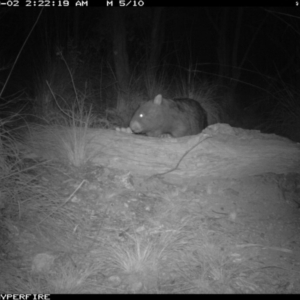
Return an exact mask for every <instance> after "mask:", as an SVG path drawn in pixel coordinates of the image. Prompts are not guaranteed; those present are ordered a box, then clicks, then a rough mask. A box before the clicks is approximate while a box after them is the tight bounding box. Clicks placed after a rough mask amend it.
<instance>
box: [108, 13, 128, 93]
mask: <svg viewBox="0 0 300 300" xmlns="http://www.w3.org/2000/svg"><path fill="white" fill-rule="evenodd" d="M112 20H113V56H114V65H115V71H116V76H117V80H118V83H119V87H120V90H121V93H124V94H128V85H129V78H130V76H129V75H130V71H129V60H128V53H127V47H126V28H125V20H124V11H123V9H122V8H114V9H112Z"/></svg>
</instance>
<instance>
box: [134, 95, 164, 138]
mask: <svg viewBox="0 0 300 300" xmlns="http://www.w3.org/2000/svg"><path fill="white" fill-rule="evenodd" d="M162 105H163V97H162V95H157V96H156V97H155V98H154V100H150V101H147V102H146V103H144V104H142V105H141V106H140V107H139V108H138V109H137V111H136V112H135V114H134V115H133V117H132V119H131V121H130V128H131V130H132V131H133V132H134V133H145V134H147V133H149V132H152V131H155V130H157V129H158V128H159V127H160V126H161V124H162V123H163V121H164V117H163V108H162Z"/></svg>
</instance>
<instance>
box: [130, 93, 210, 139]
mask: <svg viewBox="0 0 300 300" xmlns="http://www.w3.org/2000/svg"><path fill="white" fill-rule="evenodd" d="M206 126H207V115H206V112H205V110H204V109H203V108H202V106H201V105H200V103H198V102H197V101H196V100H193V99H188V98H180V99H173V100H170V99H164V98H163V97H162V95H157V96H156V97H155V98H154V100H150V101H148V102H146V103H144V104H142V105H141V106H140V107H139V108H138V109H137V111H136V112H135V114H134V116H133V117H132V119H131V121H130V128H131V130H132V131H133V132H134V133H143V134H146V135H148V136H152V137H161V136H164V135H171V136H172V137H181V136H185V135H193V134H198V133H200V132H201V131H202V130H203V129H204V128H205V127H206Z"/></svg>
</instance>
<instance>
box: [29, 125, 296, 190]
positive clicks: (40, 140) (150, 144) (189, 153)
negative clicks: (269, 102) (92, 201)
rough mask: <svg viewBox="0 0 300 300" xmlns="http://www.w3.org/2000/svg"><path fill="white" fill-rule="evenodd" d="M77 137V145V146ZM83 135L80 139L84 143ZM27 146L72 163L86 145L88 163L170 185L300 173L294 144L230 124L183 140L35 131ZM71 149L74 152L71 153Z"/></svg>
mask: <svg viewBox="0 0 300 300" xmlns="http://www.w3.org/2000/svg"><path fill="white" fill-rule="evenodd" d="M75 131H76V137H77V141H76V142H77V143H75V142H74V136H75V134H74V133H75ZM80 132H81V133H82V134H81V137H82V138H83V139H82V140H80ZM26 144H27V145H29V146H31V152H33V153H34V155H36V157H44V158H46V159H51V160H61V161H65V162H67V161H68V162H70V157H72V156H73V153H71V152H72V151H74V152H76V151H77V150H78V149H76V148H74V145H77V147H79V146H80V145H84V147H85V148H84V154H85V158H86V160H89V161H90V162H92V163H93V164H94V165H97V166H104V167H110V168H115V169H117V170H119V171H122V172H124V173H126V172H130V173H131V174H132V175H133V177H135V176H136V178H140V177H141V176H145V177H150V176H152V175H159V174H162V173H165V174H164V175H163V178H164V180H166V181H168V182H171V183H184V184H187V185H191V184H193V185H194V184H197V183H199V182H201V180H202V179H203V178H204V177H207V178H227V179H228V178H237V179H238V178H241V177H246V176H252V175H258V174H263V173H269V172H272V173H277V174H287V173H290V172H297V170H299V167H300V147H299V146H298V145H297V144H295V143H293V142H291V141H290V140H288V139H286V138H283V137H279V136H277V135H274V134H262V133H260V132H259V131H257V130H243V129H240V128H232V127H230V126H229V125H226V124H215V125H212V126H209V127H207V128H206V129H205V130H204V131H203V132H202V133H201V134H199V135H195V136H186V137H182V138H178V139H175V138H170V139H168V138H166V139H163V138H162V139H161V138H150V137H146V136H140V135H134V134H128V133H122V132H116V131H112V130H105V129H87V131H84V130H83V129H75V130H74V129H72V128H62V127H46V128H45V129H43V128H42V127H31V130H30V136H28V138H27V142H26ZM72 149H73V150H72Z"/></svg>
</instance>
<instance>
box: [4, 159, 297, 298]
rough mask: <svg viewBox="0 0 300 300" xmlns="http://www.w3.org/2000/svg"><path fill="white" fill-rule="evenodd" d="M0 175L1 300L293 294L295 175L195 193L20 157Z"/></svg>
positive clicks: (123, 174) (202, 184)
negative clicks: (8, 296)
mask: <svg viewBox="0 0 300 300" xmlns="http://www.w3.org/2000/svg"><path fill="white" fill-rule="evenodd" d="M22 163H23V165H22V171H21V170H20V169H18V170H19V171H18V172H16V173H15V174H14V173H12V172H11V173H9V174H10V175H9V176H8V177H7V176H6V177H4V176H2V180H1V193H0V215H1V219H0V237H1V240H2V243H1V245H0V251H1V253H0V255H1V256H0V269H1V270H2V271H1V275H0V291H1V292H2V293H4V292H5V293H184V294H190V293H246V294H247V293H299V292H300V235H299V230H300V228H299V227H300V218H299V216H300V211H299V205H300V172H299V174H298V173H296V172H290V173H285V174H279V173H272V172H267V173H261V174H257V175H251V176H250V175H249V176H243V177H240V178H238V177H236V178H229V179H224V178H221V177H220V178H218V177H214V178H212V177H211V176H207V177H206V176H201V180H198V183H197V184H196V185H195V184H193V185H191V186H189V185H187V184H186V182H184V181H183V182H182V184H180V183H176V184H175V183H170V182H169V181H166V180H164V178H161V177H154V178H153V177H152V178H150V179H149V176H143V175H139V176H136V175H133V174H132V173H131V172H127V171H125V170H117V169H115V168H110V167H108V166H105V167H104V166H100V165H95V164H93V163H86V164H85V165H84V166H81V167H71V166H70V164H68V163H67V161H65V162H64V163H63V162H61V161H54V160H52V161H49V160H48V161H38V160H33V159H28V158H27V159H24V160H23V162H22Z"/></svg>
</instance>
